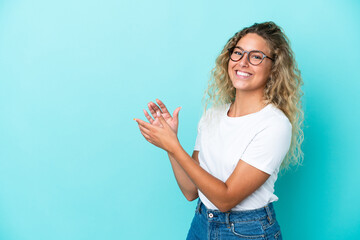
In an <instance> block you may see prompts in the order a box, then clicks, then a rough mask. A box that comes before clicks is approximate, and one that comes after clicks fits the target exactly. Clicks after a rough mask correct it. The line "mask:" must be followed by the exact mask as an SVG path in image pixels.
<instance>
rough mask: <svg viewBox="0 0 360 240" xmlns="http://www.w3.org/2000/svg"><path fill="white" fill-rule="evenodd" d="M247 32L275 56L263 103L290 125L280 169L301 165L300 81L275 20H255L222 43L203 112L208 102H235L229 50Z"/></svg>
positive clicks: (216, 103)
mask: <svg viewBox="0 0 360 240" xmlns="http://www.w3.org/2000/svg"><path fill="white" fill-rule="evenodd" d="M248 33H256V34H258V35H259V36H261V37H262V38H264V39H265V40H266V42H267V44H268V46H269V48H270V51H271V56H274V58H275V61H274V62H273V65H272V69H271V73H270V76H269V79H268V80H267V83H266V85H265V88H264V100H265V103H266V104H268V103H272V104H274V105H275V106H276V107H277V108H279V109H280V110H282V111H283V112H284V114H285V115H286V116H287V117H288V119H289V121H290V122H291V124H292V139H291V145H290V149H289V151H288V153H287V155H286V156H285V158H284V160H283V162H282V164H281V166H280V169H281V170H283V169H285V170H287V169H289V166H290V165H294V166H295V165H301V164H302V160H303V152H302V150H301V144H302V142H303V139H304V133H303V130H302V128H303V121H304V113H303V110H302V105H301V96H302V95H303V93H302V91H301V86H302V85H303V81H302V78H301V74H300V71H299V69H298V67H297V63H296V61H295V57H294V53H293V51H292V50H291V48H290V41H289V39H288V38H287V36H286V35H285V33H284V32H283V30H282V29H281V28H280V27H279V26H277V25H276V24H275V23H274V22H271V21H270V22H264V23H255V24H253V25H252V26H250V27H247V28H244V29H242V30H241V31H239V32H237V33H235V35H234V36H233V37H232V38H230V39H229V41H228V42H227V43H226V45H225V46H224V48H223V50H222V51H221V53H220V55H219V56H218V57H217V59H216V65H215V67H214V68H213V69H212V71H211V77H210V79H209V84H208V88H207V89H206V90H205V93H204V96H203V99H202V102H203V106H204V112H205V113H206V109H207V106H208V105H209V104H210V105H212V106H214V107H216V106H220V105H223V104H227V103H233V102H234V101H235V93H236V88H235V87H234V86H233V84H232V82H231V80H230V77H229V74H228V63H229V60H230V58H229V54H228V49H229V48H232V47H234V46H235V45H236V44H237V42H238V41H239V40H240V39H241V38H242V37H244V36H245V35H246V34H248Z"/></svg>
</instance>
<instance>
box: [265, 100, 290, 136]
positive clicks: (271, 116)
mask: <svg viewBox="0 0 360 240" xmlns="http://www.w3.org/2000/svg"><path fill="white" fill-rule="evenodd" d="M265 115H266V116H265V120H264V125H263V128H264V129H268V130H273V131H276V132H277V133H279V132H291V131H292V124H291V122H290V120H289V119H288V117H287V116H286V115H285V113H284V112H283V111H281V110H280V109H279V108H277V107H276V106H275V105H273V104H270V106H268V109H267V111H266V112H265Z"/></svg>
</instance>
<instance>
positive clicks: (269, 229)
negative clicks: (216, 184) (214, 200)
mask: <svg viewBox="0 0 360 240" xmlns="http://www.w3.org/2000/svg"><path fill="white" fill-rule="evenodd" d="M186 239H187V240H195V239H199V240H215V239H218V240H220V239H221V240H224V239H226V240H227V239H230V240H231V239H237V240H239V239H247V240H248V239H252V240H260V239H262V240H274V239H282V236H281V231H280V226H279V224H278V222H277V221H276V216H275V210H274V207H273V204H272V203H270V204H268V205H266V206H265V207H262V208H258V209H254V210H244V211H229V212H225V213H223V212H220V211H219V210H210V209H207V208H206V207H205V205H204V204H203V203H202V202H201V201H200V199H199V201H198V204H197V207H196V210H195V216H194V218H193V220H192V223H191V227H190V230H189V233H188V235H187V238H186Z"/></svg>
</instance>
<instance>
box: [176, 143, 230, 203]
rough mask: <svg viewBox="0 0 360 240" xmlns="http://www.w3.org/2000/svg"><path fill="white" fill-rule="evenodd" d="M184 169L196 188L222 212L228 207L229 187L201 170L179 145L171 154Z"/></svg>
mask: <svg viewBox="0 0 360 240" xmlns="http://www.w3.org/2000/svg"><path fill="white" fill-rule="evenodd" d="M170 155H171V156H172V157H173V158H174V159H175V160H176V161H177V163H178V164H179V165H180V166H181V167H182V169H183V170H184V171H185V172H186V174H187V175H188V176H189V178H190V179H191V181H192V182H193V183H194V184H195V186H196V187H197V188H198V189H199V190H200V191H201V192H202V193H203V194H204V195H205V196H206V197H207V198H208V199H209V200H210V201H211V202H212V203H213V204H214V205H215V206H216V207H218V208H219V209H220V210H222V209H225V208H226V207H227V205H228V200H229V199H228V198H229V196H228V187H227V185H226V184H225V183H224V182H223V181H221V180H219V179H217V178H216V177H214V176H212V175H211V174H210V173H208V172H207V171H205V170H204V169H203V168H201V167H200V166H199V165H198V164H197V163H196V162H195V160H194V159H193V158H191V157H190V156H189V155H188V154H187V153H186V151H185V150H184V149H183V148H182V147H181V145H180V144H179V145H178V147H177V148H176V149H175V150H174V151H173V152H171V153H170Z"/></svg>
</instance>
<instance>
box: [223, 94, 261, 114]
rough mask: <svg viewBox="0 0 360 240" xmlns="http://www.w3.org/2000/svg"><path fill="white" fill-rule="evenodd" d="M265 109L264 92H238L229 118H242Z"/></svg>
mask: <svg viewBox="0 0 360 240" xmlns="http://www.w3.org/2000/svg"><path fill="white" fill-rule="evenodd" d="M264 107H265V101H264V100H263V92H262V91H258V92H240V91H236V96H235V102H234V103H232V104H231V106H230V109H229V112H228V116H229V117H241V116H244V115H247V114H251V113H255V112H258V111H260V110H261V109H263V108H264Z"/></svg>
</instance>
